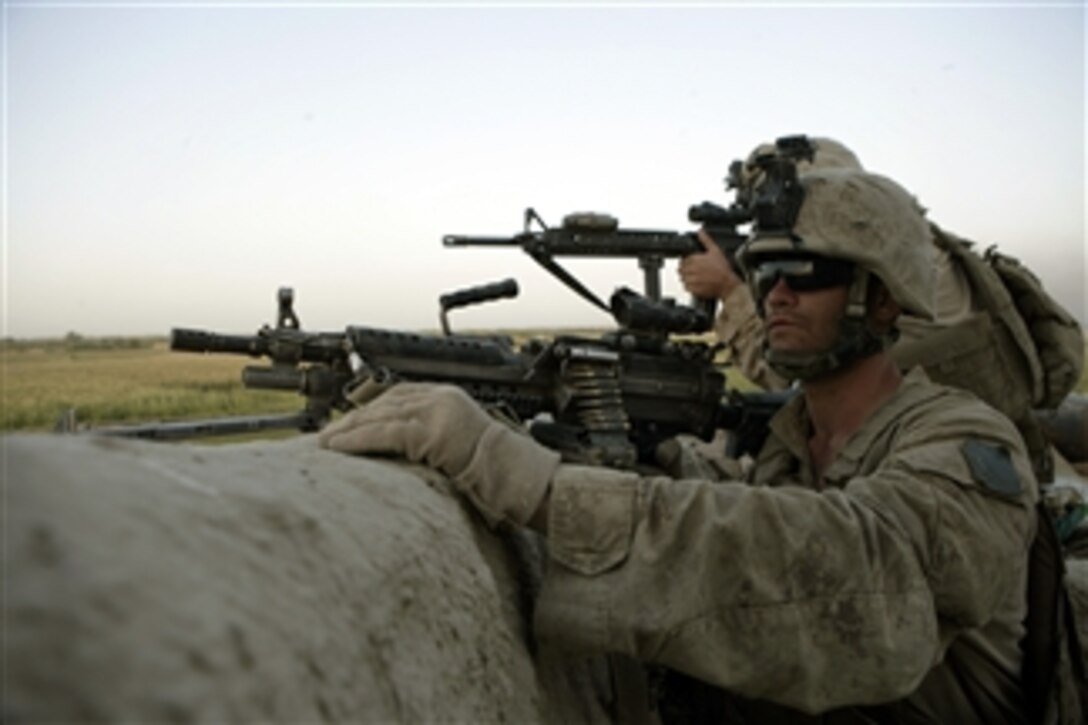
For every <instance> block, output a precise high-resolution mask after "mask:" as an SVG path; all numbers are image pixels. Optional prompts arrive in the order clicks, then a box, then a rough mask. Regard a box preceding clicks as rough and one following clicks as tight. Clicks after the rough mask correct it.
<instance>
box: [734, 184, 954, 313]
mask: <svg viewBox="0 0 1088 725" xmlns="http://www.w3.org/2000/svg"><path fill="white" fill-rule="evenodd" d="M800 181H801V187H802V188H803V189H804V197H803V201H802V202H801V208H800V210H799V211H798V213H797V218H796V220H795V221H794V223H793V225H792V227H791V228H790V229H769V230H760V229H756V230H754V231H753V235H752V237H751V238H750V239H749V241H748V242H747V243H746V244H745V245H744V246H743V247H741V249H740V252H739V253H738V256H737V259H738V261H739V262H740V264H741V265H742V266H743V267H744V268H745V270H746V271H747V270H748V269H750V268H751V267H752V266H753V265H754V264H756V263H757V262H758V260H759V258H760V257H761V256H764V255H768V254H772V255H775V256H783V255H786V256H788V255H789V254H814V255H817V256H821V257H829V258H832V259H844V260H847V261H850V262H853V263H854V264H856V265H857V266H858V267H859V268H861V269H865V270H867V271H869V272H872V273H873V274H875V275H876V276H877V277H879V278H880V280H881V281H882V282H883V283H884V285H885V286H886V287H887V288H888V291H889V292H891V295H892V297H893V298H894V299H895V301H896V302H897V303H898V304H899V306H900V307H902V308H903V309H904V310H905V311H907V312H909V313H911V314H913V315H915V316H917V317H922V318H924V319H928V320H932V319H933V317H934V294H935V270H934V263H933V262H934V260H933V243H932V236H931V232H930V228H929V224H928V223H927V222H926V219H925V217H924V216H922V214H921V212H920V211H919V208H918V206H917V204H916V202H915V200H914V197H913V196H911V195H910V194H909V193H908V192H907V191H906V190H905V189H903V187H901V186H899V185H898V184H897V183H895V182H894V181H892V180H891V179H889V178H887V177H884V176H880V175H878V174H871V173H868V172H865V171H854V170H849V169H826V170H821V171H814V172H810V173H807V174H804V175H802V176H801V177H800Z"/></svg>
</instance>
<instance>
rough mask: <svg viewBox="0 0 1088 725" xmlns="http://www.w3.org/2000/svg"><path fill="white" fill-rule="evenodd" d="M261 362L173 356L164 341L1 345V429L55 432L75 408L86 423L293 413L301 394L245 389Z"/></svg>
mask: <svg viewBox="0 0 1088 725" xmlns="http://www.w3.org/2000/svg"><path fill="white" fill-rule="evenodd" d="M255 362H257V361H255V360H252V359H250V358H243V357H238V356H230V355H223V356H213V355H201V354H194V353H178V352H170V350H169V349H168V348H167V343H166V341H165V340H156V339H147V338H142V339H135V338H132V339H123V340H113V341H101V342H96V341H93V340H91V341H81V342H80V343H79V344H69V343H66V342H65V341H45V342H39V341H33V342H31V341H26V342H12V341H5V342H4V343H3V346H2V347H0V375H2V378H0V380H2V387H3V417H2V421H0V428H2V429H3V430H48V429H52V427H53V425H54V423H55V422H56V421H57V419H58V417H60V416H61V415H62V414H63V413H64V412H65V411H66V410H68V409H70V408H74V409H75V413H76V418H77V420H78V421H79V422H81V423H85V424H89V425H103V424H109V423H129V422H137V421H139V422H146V421H154V420H163V419H182V418H201V417H206V416H219V415H244V414H250V413H280V412H291V411H294V410H297V409H299V408H301V407H302V399H301V398H300V397H299V396H297V395H292V394H288V393H281V392H275V391H267V390H247V389H246V388H244V387H243V386H242V382H241V371H242V368H243V367H244V366H245V365H247V364H253V363H255Z"/></svg>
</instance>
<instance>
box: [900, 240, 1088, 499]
mask: <svg viewBox="0 0 1088 725" xmlns="http://www.w3.org/2000/svg"><path fill="white" fill-rule="evenodd" d="M930 226H931V230H932V232H933V235H934V243H935V244H936V246H937V247H938V248H939V249H942V250H944V251H945V252H947V253H948V256H949V258H950V262H951V265H952V267H953V269H954V271H955V273H956V274H957V275H959V276H960V277H962V278H963V279H964V281H965V284H966V286H967V287H968V288H969V290H970V298H971V309H970V311H969V314H967V315H965V316H963V317H962V318H959V319H956V320H955V321H953V322H951V323H949V322H940V323H936V324H934V323H924V322H913V324H915V325H923V326H924V328H923V330H922V331H919V332H916V334H915V335H914V336H913V337H914V339H911V340H901V341H900V342H899V343H898V344H897V345H896V346H895V347H894V348H893V349H892V354H893V355H894V356H895V357H896V359H897V361H898V362H899V364H900V366H901V367H903V368H908V367H911V366H913V365H921V366H923V367H924V368H925V369H926V372H927V373H928V374H929V376H930V378H932V379H933V380H934V381H936V382H938V383H942V384H944V385H950V386H953V387H958V388H963V389H965V390H969V391H971V392H972V393H974V394H975V395H976V396H977V397H979V398H980V399H982V400H983V401H985V402H986V403H988V404H989V405H991V406H992V407H994V408H996V409H998V410H999V411H1001V412H1002V413H1004V414H1005V415H1006V416H1008V418H1009V419H1010V420H1012V422H1013V423H1014V424H1015V425H1016V427H1017V428H1018V429H1019V431H1020V433H1021V435H1022V436H1023V438H1024V442H1025V444H1026V445H1027V448H1028V454H1029V455H1030V457H1031V461H1032V465H1033V467H1034V468H1035V472H1036V475H1037V477H1038V478H1039V481H1040V482H1041V483H1045V482H1048V481H1050V480H1051V479H1052V477H1053V462H1052V460H1051V456H1050V450H1049V444H1048V442H1047V439H1046V436H1045V435H1044V433H1043V430H1042V428H1041V427H1040V425H1039V422H1038V421H1037V420H1036V417H1035V415H1034V414H1033V412H1032V411H1033V410H1036V409H1049V408H1056V407H1057V406H1058V405H1060V404H1061V402H1062V400H1063V399H1064V398H1065V397H1066V396H1067V395H1068V394H1069V393H1070V392H1071V391H1072V390H1073V388H1074V387H1075V386H1076V384H1077V382H1078V380H1079V379H1080V374H1081V370H1082V368H1083V365H1084V347H1085V340H1084V333H1083V331H1082V329H1081V327H1080V325H1079V324H1078V323H1077V321H1076V319H1074V318H1073V316H1072V315H1070V314H1069V313H1068V312H1067V311H1066V310H1065V309H1063V308H1062V307H1061V306H1060V305H1059V304H1058V303H1057V302H1055V301H1054V300H1053V298H1052V297H1051V296H1050V295H1049V294H1047V292H1046V291H1045V290H1044V289H1043V287H1042V284H1041V283H1040V282H1039V279H1038V278H1037V277H1036V276H1035V275H1034V274H1032V272H1031V271H1030V270H1028V269H1027V268H1026V267H1025V266H1024V265H1022V264H1021V263H1020V262H1019V261H1017V260H1016V259H1014V258H1013V257H1010V256H1008V255H1005V254H1001V253H999V252H997V251H996V249H994V248H992V247H991V248H990V249H988V250H986V251H985V252H984V253H983V254H979V253H977V252H975V250H974V246H975V245H974V243H973V242H970V241H967V240H965V239H961V238H959V237H957V236H955V235H953V234H950V233H948V232H946V231H944V230H942V229H941V228H940V227H938V226H936V225H935V224H931V225H930ZM907 322H912V321H907Z"/></svg>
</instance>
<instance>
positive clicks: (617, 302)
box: [94, 280, 783, 468]
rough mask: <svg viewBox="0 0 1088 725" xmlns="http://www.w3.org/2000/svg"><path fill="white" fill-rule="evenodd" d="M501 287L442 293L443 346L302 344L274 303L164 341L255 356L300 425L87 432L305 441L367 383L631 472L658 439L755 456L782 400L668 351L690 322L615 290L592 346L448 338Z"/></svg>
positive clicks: (560, 340) (283, 419) (398, 341)
mask: <svg viewBox="0 0 1088 725" xmlns="http://www.w3.org/2000/svg"><path fill="white" fill-rule="evenodd" d="M516 292H517V287H516V284H515V283H514V282H513V280H506V281H504V282H502V283H498V284H492V285H486V286H484V287H478V288H472V289H469V290H463V291H460V292H457V293H453V294H449V295H443V297H442V314H443V326H444V327H445V328H446V330H447V333H448V334H445V335H424V334H417V333H411V332H404V331H399V330H386V329H380V328H372V327H362V326H349V327H347V328H346V330H345V331H343V332H315V333H310V332H304V331H303V330H300V329H298V323H297V317H295V315H294V312H293V310H292V309H291V300H292V294H291V291H290V290H289V289H281V290H280V292H279V305H280V315H279V318H280V319H279V323H278V324H277V325H276V327H270V326H267V325H266V326H263V327H262V328H261V329H259V330H258V331H257V333H256V334H255V335H223V334H219V333H213V332H206V331H201V330H190V329H174V330H173V331H172V333H171V342H170V346H171V348H172V349H173V350H179V351H188V352H205V353H225V354H234V355H248V356H252V357H263V358H267V359H268V360H269V361H270V364H268V365H264V366H261V365H250V366H246V367H245V368H244V369H243V372H242V382H243V384H244V385H246V386H247V387H250V388H266V389H275V390H284V391H292V392H297V393H299V394H301V395H303V396H304V397H305V398H306V401H307V402H306V406H305V408H304V409H303V410H302V411H300V412H299V413H296V414H292V415H287V416H250V417H242V418H227V419H212V420H207V421H195V422H180V423H163V424H156V425H141V426H130V427H117V428H112V429H98V430H96V431H94V432H97V433H107V434H111V435H123V436H129V437H140V438H159V439H161V438H181V437H189V436H196V435H214V434H220V433H233V432H238V431H240V430H259V429H264V428H275V427H279V428H288V427H290V428H298V429H300V430H303V431H313V430H316V429H318V428H320V427H321V426H322V425H324V423H325V422H327V421H328V420H329V418H330V416H331V415H332V413H333V411H334V410H346V409H348V408H350V407H351V406H352V403H351V402H350V395H351V392H352V390H353V389H354V388H355V387H356V386H358V385H360V384H362V383H364V382H366V381H368V380H369V381H376V382H380V383H385V382H396V381H425V382H436V383H448V384H452V385H457V386H459V387H461V388H463V389H464V390H465V391H466V392H467V393H468V394H469V395H470V396H472V397H473V398H475V399H476V400H477V401H479V402H480V403H481V404H482V405H484V406H485V407H489V408H492V409H495V410H497V411H498V412H500V413H502V414H504V415H505V416H507V417H508V418H511V419H513V420H515V421H517V422H519V423H525V424H527V426H528V429H529V432H530V433H531V434H532V435H533V436H534V437H535V438H536V439H537V440H538V441H540V442H541V443H543V444H544V445H548V446H549V447H552V448H555V449H557V450H559V451H561V452H562V453H563V455H564V458H565V459H566V460H568V461H574V462H581V463H588V464H597V465H607V466H612V467H618V468H631V467H634V466H636V465H637V464H640V463H650V462H652V460H653V455H654V449H655V448H656V446H657V444H658V443H660V442H661V441H663V440H665V439H666V438H669V437H672V436H674V435H677V434H681V433H687V434H691V435H695V436H698V437H700V438H703V439H705V440H709V439H710V438H712V437H713V435H714V434H715V432H716V431H717V430H718V429H719V428H727V429H730V430H733V431H735V432H736V435H735V436H734V445H733V447H732V449H731V452H732V453H734V454H736V455H740V454H743V453H746V452H753V451H755V450H756V449H758V447H759V445H761V444H762V436H763V435H764V434H765V423H766V418H768V417H769V416H770V414H772V413H773V411H774V410H776V409H777V408H778V407H779V405H781V403H782V400H783V396H781V395H780V394H769V393H747V394H745V393H739V392H736V391H733V392H732V393H730V394H729V395H728V397H727V398H724V399H723V393H724V392H725V389H726V388H725V378H724V375H723V374H722V372H721V371H720V369H719V368H718V366H717V365H716V364H715V362H714V355H715V352H716V350H717V347H716V346H713V345H709V344H707V343H703V342H697V341H678V340H674V339H672V338H671V337H670V335H671V333H674V332H678V331H688V330H689V329H690V328H691V326H692V325H693V319H694V317H693V316H694V315H695V314H696V313H695V312H694V311H692V310H690V309H689V308H686V307H682V306H677V307H674V306H670V305H666V304H664V303H660V302H655V301H653V300H650V299H648V298H646V297H644V296H643V295H640V294H638V293H636V292H634V291H632V290H628V289H620V290H617V291H616V292H615V293H614V294H613V295H612V298H611V305H610V311H611V312H612V314H613V316H614V317H615V318H616V320H617V322H618V323H619V328H618V329H617V330H615V331H612V332H609V333H606V334H604V335H602V336H600V337H588V336H578V335H560V336H557V337H555V338H549V339H530V340H528V341H526V342H524V343H522V344H521V345H515V344H514V342H513V341H512V339H511V338H509V337H506V336H481V335H457V334H452V333H449V330H448V323H447V321H446V319H445V315H446V313H447V312H448V311H449V310H450V309H454V308H457V307H463V306H466V305H469V304H477V303H480V302H486V301H489V300H493V299H498V298H500V297H508V296H511V295H512V294H516Z"/></svg>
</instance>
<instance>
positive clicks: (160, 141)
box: [3, 2, 1088, 337]
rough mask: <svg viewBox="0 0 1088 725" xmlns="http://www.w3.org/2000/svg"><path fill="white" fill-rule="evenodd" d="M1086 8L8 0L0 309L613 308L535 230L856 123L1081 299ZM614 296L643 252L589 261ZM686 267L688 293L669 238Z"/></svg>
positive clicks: (671, 191) (1081, 303)
mask: <svg viewBox="0 0 1088 725" xmlns="http://www.w3.org/2000/svg"><path fill="white" fill-rule="evenodd" d="M1085 30H1086V25H1085V11H1084V7H1083V5H1081V4H1080V3H1073V4H1050V5H1040V4H1035V5H1033V6H1032V7H1028V6H1014V5H1009V6H995V5H993V4H990V5H987V6H979V5H973V6H968V5H964V4H962V3H961V4H959V5H958V6H954V7H953V6H949V5H942V6H934V4H932V3H931V4H929V6H925V5H919V4H917V3H916V4H912V5H901V4H900V5H894V6H892V5H888V4H885V5H879V6H877V5H864V4H857V5H839V6H829V5H826V4H824V5H820V6H803V5H798V4H793V5H791V6H783V5H780V6H777V7H774V6H772V7H766V6H762V5H752V6H738V5H733V6H721V5H718V6H713V5H708V4H704V5H703V6H702V7H699V6H694V5H692V6H686V7H685V6H677V5H668V6H652V5H647V6H634V5H626V6H615V5H613V6H602V5H597V6H596V7H586V6H578V7H572V6H566V7H564V6H558V5H552V6H550V7H549V6H545V5H537V6H535V7H526V6H510V5H506V6H490V7H485V6H480V5H477V6H461V7H450V6H445V7H443V6H439V5H435V4H429V5H427V6H415V7H404V6H387V7H377V6H373V5H371V6H364V5H360V4H351V3H341V4H332V3H330V4H325V5H321V6H313V5H309V6H306V5H293V4H281V5H268V4H264V5H256V4H252V5H250V4H239V3H233V4H230V5H227V4H216V3H203V4H199V5H197V4H191V3H184V2H174V3H169V4H148V3H140V4H137V3H111V4H109V5H102V4H92V3H46V2H40V3H35V2H5V3H4V7H3V33H4V38H3V41H4V42H3V52H4V89H3V90H4V93H3V100H4V109H3V110H4V138H3V151H4V157H3V161H4V177H3V181H4V229H3V233H4V238H3V242H4V248H3V253H4V257H3V284H4V289H3V300H4V307H3V334H4V335H11V336H15V337H40V336H56V335H63V334H64V333H66V332H68V331H77V332H80V333H82V334H90V335H101V334H145V333H151V334H165V333H166V332H168V330H169V329H170V328H171V327H173V326H195V327H207V328H211V329H217V330H220V331H224V332H252V331H254V330H256V328H257V327H258V326H259V325H260V324H262V323H265V322H274V321H275V320H274V313H275V293H276V290H277V288H278V287H280V286H282V285H290V286H293V287H294V288H295V291H296V309H297V312H298V314H299V317H300V318H301V321H302V324H303V326H304V327H305V328H307V329H314V330H317V329H340V328H342V327H344V326H345V325H347V324H364V325H370V326H381V327H407V328H434V327H436V326H437V324H438V323H437V320H438V316H437V312H438V305H437V298H438V295H439V294H441V293H442V292H446V291H450V290H453V289H456V288H459V287H464V286H469V285H472V284H476V283H483V282H490V281H495V280H498V279H501V278H503V277H507V276H513V277H516V278H517V279H518V281H519V282H520V284H521V296H520V297H519V298H518V299H517V300H505V301H502V302H498V303H492V304H490V305H484V306H480V307H477V308H472V309H469V310H463V311H458V312H454V313H452V314H451V321H452V323H453V326H454V328H455V329H457V328H458V327H461V328H469V327H485V326H513V327H531V326H570V325H583V324H593V325H606V324H608V319H607V318H606V317H605V316H604V315H603V314H602V313H600V312H597V311H596V310H595V309H593V308H591V307H590V306H589V305H588V304H586V303H585V302H583V301H582V300H580V299H579V298H577V297H575V296H574V295H573V294H572V293H570V292H568V291H567V290H566V288H564V287H562V286H561V285H560V283H559V282H557V281H556V280H554V279H553V278H552V277H550V276H549V275H548V274H547V273H546V272H544V271H543V270H542V269H540V268H539V267H537V266H536V265H535V264H534V263H533V262H532V261H531V260H529V259H528V258H527V257H525V255H524V254H522V253H521V252H520V251H519V250H516V249H491V250H486V249H471V250H470V249H444V248H442V246H441V241H440V240H441V237H442V235H443V234H447V233H475V234H512V233H514V232H516V231H518V230H519V229H520V225H521V216H522V212H523V210H524V208H525V207H527V206H533V207H535V208H537V210H538V211H540V212H541V214H542V215H543V216H544V217H545V219H546V220H549V221H551V222H553V223H558V222H559V221H560V219H561V218H562V216H563V215H564V214H566V213H568V212H571V211H575V210H598V211H607V212H610V213H612V214H614V215H616V216H617V217H619V219H620V221H621V223H622V224H623V225H624V226H628V227H654V228H667V229H670V228H671V229H685V230H686V229H690V228H691V225H690V224H689V223H688V222H687V220H686V212H687V207H688V206H689V205H690V204H691V203H693V202H697V201H701V200H703V199H710V200H714V201H718V202H724V201H726V197H725V195H724V192H723V188H722V183H721V179H722V177H723V176H724V174H725V172H726V169H727V167H728V163H729V161H730V160H732V159H734V158H736V157H739V156H743V155H745V154H746V153H747V152H748V151H749V149H751V148H752V147H753V146H754V145H755V144H756V143H758V142H760V141H764V140H769V139H772V138H774V137H776V136H779V135H783V134H787V133H809V134H812V135H825V136H832V137H835V138H838V139H840V140H842V141H844V142H846V143H847V144H848V145H850V146H851V147H852V148H854V150H855V151H856V152H857V153H858V155H859V156H860V157H861V160H862V161H863V163H864V164H865V165H866V167H868V168H870V169H872V170H876V171H880V172H882V173H885V174H887V175H889V176H892V177H893V178H895V179H897V180H898V181H900V182H901V183H902V184H904V185H905V186H906V187H907V188H909V189H910V190H912V191H913V192H915V193H916V194H917V195H918V196H919V198H920V199H921V201H922V202H923V203H924V204H925V205H926V206H928V207H929V209H930V216H931V218H933V219H934V220H936V221H937V222H938V223H940V224H942V226H944V227H946V228H948V229H950V230H953V231H955V232H957V233H959V234H960V235H962V236H966V237H968V238H973V239H976V240H978V241H979V242H980V243H982V244H983V245H985V246H989V245H990V244H997V245H998V246H999V248H1000V249H1001V250H1002V251H1005V252H1007V253H1010V254H1013V255H1017V256H1020V257H1021V258H1022V259H1024V260H1025V261H1026V262H1027V263H1028V264H1029V265H1030V266H1031V267H1033V268H1034V269H1035V270H1036V271H1037V273H1038V274H1039V275H1040V276H1041V277H1042V278H1043V280H1044V281H1045V282H1046V283H1047V284H1048V286H1049V287H1050V289H1052V290H1053V292H1054V294H1055V296H1056V297H1058V298H1059V300H1060V301H1062V302H1063V303H1064V304H1065V305H1066V306H1067V307H1069V308H1070V310H1071V311H1073V312H1074V313H1075V314H1077V315H1078V316H1079V317H1080V318H1081V320H1082V322H1083V321H1085V319H1086V318H1088V312H1086V301H1085V278H1086V275H1088V268H1086V260H1085V233H1084V232H1085V222H1084V206H1085V72H1084V68H1085ZM567 266H568V267H569V268H571V269H573V270H574V271H576V272H577V273H579V274H580V275H583V276H584V278H585V280H586V281H587V283H588V284H589V285H590V286H591V287H592V288H594V289H595V290H596V291H597V292H598V293H599V294H601V295H602V296H607V294H608V293H609V292H610V291H611V289H612V288H613V287H615V286H617V285H620V284H628V285H631V286H635V287H638V286H639V285H640V284H641V282H640V280H641V276H640V272H639V270H638V268H637V266H636V264H635V262H634V261H633V260H631V261H622V262H606V261H600V260H580V261H579V260H569V263H567ZM664 281H665V283H666V284H665V288H666V293H668V294H672V295H675V296H678V297H681V298H683V297H684V294H683V292H682V290H681V288H680V287H679V285H678V283H676V281H675V271H674V267H673V266H672V265H671V264H670V266H669V267H668V268H667V269H666V270H665V273H664Z"/></svg>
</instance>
